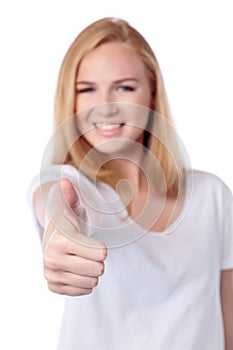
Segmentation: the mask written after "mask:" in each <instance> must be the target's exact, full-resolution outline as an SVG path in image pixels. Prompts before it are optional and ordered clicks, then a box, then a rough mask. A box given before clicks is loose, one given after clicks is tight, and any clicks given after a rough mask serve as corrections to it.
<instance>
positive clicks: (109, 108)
mask: <svg viewBox="0 0 233 350" xmlns="http://www.w3.org/2000/svg"><path fill="white" fill-rule="evenodd" d="M95 110H96V114H98V115H99V116H102V117H113V116H115V115H117V113H118V110H119V108H118V104H117V102H106V103H102V104H100V105H98V106H96V107H95Z"/></svg>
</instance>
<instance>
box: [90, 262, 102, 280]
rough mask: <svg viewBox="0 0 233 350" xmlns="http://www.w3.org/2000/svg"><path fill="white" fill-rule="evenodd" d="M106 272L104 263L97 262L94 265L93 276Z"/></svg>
mask: <svg viewBox="0 0 233 350" xmlns="http://www.w3.org/2000/svg"><path fill="white" fill-rule="evenodd" d="M103 273H104V263H97V264H95V265H94V266H93V276H96V277H97V276H101V275H103Z"/></svg>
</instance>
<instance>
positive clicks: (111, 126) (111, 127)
mask: <svg viewBox="0 0 233 350" xmlns="http://www.w3.org/2000/svg"><path fill="white" fill-rule="evenodd" d="M121 125H122V124H121V123H110V124H107V123H104V124H96V125H95V127H96V128H98V129H101V130H115V129H119V128H120V127H121Z"/></svg>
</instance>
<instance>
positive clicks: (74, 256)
mask: <svg viewBox="0 0 233 350" xmlns="http://www.w3.org/2000/svg"><path fill="white" fill-rule="evenodd" d="M46 203H47V204H46V207H47V212H48V213H49V214H50V215H48V216H47V220H46V221H47V224H46V228H45V231H44V235H43V243H42V249H43V257H44V275H45V278H46V280H47V283H48V288H49V289H50V290H51V291H52V292H55V293H58V294H65V295H68V296H80V295H87V294H90V293H91V292H92V290H93V288H94V287H96V286H97V284H98V280H99V277H100V276H101V275H102V274H103V273H104V260H105V259H106V257H107V248H106V246H105V245H104V243H102V242H100V241H98V240H96V239H94V238H91V237H87V236H85V235H83V234H82V232H79V231H80V225H79V221H80V220H82V217H83V216H84V215H85V212H84V211H83V210H81V209H80V208H81V207H80V206H79V205H78V204H79V198H78V194H77V192H76V191H75V188H74V186H73V184H72V183H71V181H69V180H68V179H62V180H60V181H59V182H58V183H56V184H54V185H53V186H52V187H51V189H50V191H49V195H48V199H47V202H46ZM72 237H75V240H74V239H72Z"/></svg>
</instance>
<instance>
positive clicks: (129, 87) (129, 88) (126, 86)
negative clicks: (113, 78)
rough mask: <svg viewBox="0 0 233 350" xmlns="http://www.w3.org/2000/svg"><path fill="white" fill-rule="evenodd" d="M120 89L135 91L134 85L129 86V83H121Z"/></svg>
mask: <svg viewBox="0 0 233 350" xmlns="http://www.w3.org/2000/svg"><path fill="white" fill-rule="evenodd" d="M118 90H120V91H135V88H134V87H133V86H129V85H121V86H119V87H118Z"/></svg>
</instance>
